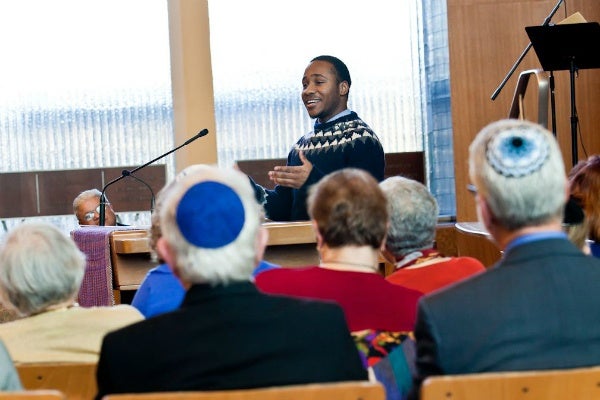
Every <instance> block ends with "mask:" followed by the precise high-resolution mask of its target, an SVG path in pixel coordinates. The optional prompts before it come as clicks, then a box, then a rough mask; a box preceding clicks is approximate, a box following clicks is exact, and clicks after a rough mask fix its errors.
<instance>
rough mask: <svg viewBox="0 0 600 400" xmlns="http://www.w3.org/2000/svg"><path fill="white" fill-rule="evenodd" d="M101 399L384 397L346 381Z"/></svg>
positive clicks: (374, 388) (372, 386)
mask: <svg viewBox="0 0 600 400" xmlns="http://www.w3.org/2000/svg"><path fill="white" fill-rule="evenodd" d="M102 399H103V400H163V399H169V400H299V399H301V400H332V399H335V400H385V391H384V389H383V386H382V385H381V384H379V383H374V382H367V381H356V382H354V381H349V382H337V383H314V384H305V385H290V386H276V387H268V388H260V389H244V390H217V391H202V392H200V391H195V392H164V393H136V394H134V393H131V394H113V395H106V396H104V397H103V398H102Z"/></svg>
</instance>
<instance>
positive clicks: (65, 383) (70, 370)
mask: <svg viewBox="0 0 600 400" xmlns="http://www.w3.org/2000/svg"><path fill="white" fill-rule="evenodd" d="M16 368H17V372H18V373H19V377H20V378H21V383H22V384H23V388H25V389H26V390H40V389H53V390H59V391H61V392H62V393H63V394H64V395H65V398H66V399H67V400H79V399H81V400H89V399H93V398H94V396H95V395H96V392H97V385H96V363H66V362H65V363H59V362H56V363H54V362H41V363H23V364H17V365H16Z"/></svg>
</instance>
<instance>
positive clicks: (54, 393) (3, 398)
mask: <svg viewBox="0 0 600 400" xmlns="http://www.w3.org/2000/svg"><path fill="white" fill-rule="evenodd" d="M66 399H67V398H66V396H65V395H64V394H63V393H62V392H61V391H59V390H22V391H19V392H0V400H66Z"/></svg>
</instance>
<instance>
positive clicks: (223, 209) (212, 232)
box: [176, 181, 246, 249]
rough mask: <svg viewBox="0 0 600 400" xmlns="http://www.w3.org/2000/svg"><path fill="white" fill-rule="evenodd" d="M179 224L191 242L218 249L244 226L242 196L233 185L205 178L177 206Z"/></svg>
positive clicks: (183, 233) (232, 239)
mask: <svg viewBox="0 0 600 400" xmlns="http://www.w3.org/2000/svg"><path fill="white" fill-rule="evenodd" d="M176 219H177V225H178V226H179V230H180V231H181V234H182V235H183V237H184V238H185V239H186V240H187V241H188V242H190V243H191V244H193V245H195V246H197V247H202V248H208V249H216V248H219V247H223V246H226V245H228V244H229V243H231V242H233V241H234V240H235V239H236V238H237V237H238V235H239V234H240V232H241V231H242V228H243V227H244V222H245V220H246V218H245V211H244V205H243V204H242V201H241V199H240V197H239V196H238V195H237V193H236V192H235V191H233V189H231V188H230V187H229V186H227V185H224V184H223V183H220V182H213V181H205V182H201V183H198V184H196V185H194V186H192V187H190V188H189V189H188V190H187V192H185V194H184V195H183V197H182V198H181V200H180V201H179V205H178V206H177V213H176Z"/></svg>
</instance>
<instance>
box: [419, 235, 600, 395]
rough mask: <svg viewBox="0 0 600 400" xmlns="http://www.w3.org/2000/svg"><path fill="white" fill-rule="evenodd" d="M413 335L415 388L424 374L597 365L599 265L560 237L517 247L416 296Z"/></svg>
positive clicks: (599, 356)
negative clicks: (485, 265)
mask: <svg viewBox="0 0 600 400" xmlns="http://www.w3.org/2000/svg"><path fill="white" fill-rule="evenodd" d="M415 337H416V340H417V370H418V371H419V377H418V378H417V379H416V381H415V388H416V389H418V387H419V385H420V383H421V382H422V380H424V378H426V377H427V376H430V375H440V374H465V373H475V372H491V371H518V370H533V369H553V368H570V367H579V366H589V365H596V364H600V259H598V258H594V257H591V256H586V255H585V254H583V253H582V252H581V251H580V250H579V249H578V248H576V247H575V246H574V245H573V244H572V243H571V242H569V241H568V240H566V239H546V240H540V241H534V242H530V243H526V244H522V245H520V246H517V247H515V248H513V249H511V250H510V251H509V252H508V253H506V254H505V255H504V257H503V259H502V260H501V261H500V262H499V263H498V264H497V265H495V266H493V267H492V268H491V269H490V270H488V271H486V272H485V273H483V274H480V275H477V276H474V277H472V278H468V279H467V280H466V281H463V282H460V283H458V284H456V285H454V286H452V287H449V288H447V289H443V290H441V291H439V292H434V293H432V294H430V295H428V296H425V297H422V298H421V299H420V301H419V305H418V314H417V323H416V326H415ZM416 395H417V394H416V391H415V392H413V393H412V396H411V397H413V398H415V396H416Z"/></svg>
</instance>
